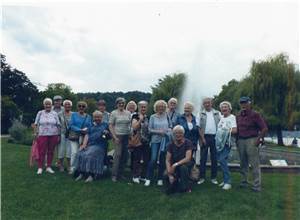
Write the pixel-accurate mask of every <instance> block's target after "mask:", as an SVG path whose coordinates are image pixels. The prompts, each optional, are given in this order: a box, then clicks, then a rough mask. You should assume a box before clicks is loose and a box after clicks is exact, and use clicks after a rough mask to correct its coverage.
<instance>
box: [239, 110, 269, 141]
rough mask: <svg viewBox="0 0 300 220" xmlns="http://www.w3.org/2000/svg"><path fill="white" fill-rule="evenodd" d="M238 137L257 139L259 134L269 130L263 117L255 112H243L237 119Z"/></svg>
mask: <svg viewBox="0 0 300 220" xmlns="http://www.w3.org/2000/svg"><path fill="white" fill-rule="evenodd" d="M236 121H237V129H238V137H240V138H251V137H257V136H258V133H259V132H260V131H262V130H263V129H264V128H267V125H266V123H265V122H264V120H263V118H262V117H261V115H260V114H259V113H257V112H255V111H253V110H251V109H250V110H242V111H240V113H239V114H238V116H237V117H236Z"/></svg>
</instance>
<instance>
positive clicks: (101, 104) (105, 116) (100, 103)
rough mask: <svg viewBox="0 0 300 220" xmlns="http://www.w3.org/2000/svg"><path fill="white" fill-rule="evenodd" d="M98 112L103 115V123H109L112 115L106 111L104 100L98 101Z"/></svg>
mask: <svg viewBox="0 0 300 220" xmlns="http://www.w3.org/2000/svg"><path fill="white" fill-rule="evenodd" d="M98 110H99V111H100V112H101V113H102V115H103V116H102V122H105V123H108V122H109V116H110V113H109V112H107V111H106V102H105V100H103V99H100V100H99V101H98Z"/></svg>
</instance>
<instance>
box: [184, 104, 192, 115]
mask: <svg viewBox="0 0 300 220" xmlns="http://www.w3.org/2000/svg"><path fill="white" fill-rule="evenodd" d="M192 112H193V107H192V106H190V105H185V106H184V114H185V115H191V114H192Z"/></svg>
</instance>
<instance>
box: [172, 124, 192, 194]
mask: <svg viewBox="0 0 300 220" xmlns="http://www.w3.org/2000/svg"><path fill="white" fill-rule="evenodd" d="M173 133H174V136H175V137H174V141H173V142H172V143H170V144H169V145H168V151H167V157H166V167H167V172H168V180H169V187H168V189H167V194H170V193H174V192H177V191H178V192H191V188H190V184H189V174H190V170H191V169H192V167H193V165H194V162H193V160H192V150H193V143H192V142H191V141H190V140H188V139H185V138H184V128H183V127H182V126H181V125H176V126H175V127H174V128H173Z"/></svg>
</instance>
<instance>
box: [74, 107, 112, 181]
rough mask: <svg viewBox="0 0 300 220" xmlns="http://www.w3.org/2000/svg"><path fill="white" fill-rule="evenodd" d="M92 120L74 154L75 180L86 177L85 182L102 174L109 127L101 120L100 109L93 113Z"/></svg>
mask: <svg viewBox="0 0 300 220" xmlns="http://www.w3.org/2000/svg"><path fill="white" fill-rule="evenodd" d="M93 120H94V122H93V125H92V126H91V127H90V128H89V130H88V133H87V134H86V135H85V136H84V139H83V144H82V145H81V146H80V149H79V152H78V153H77V155H76V159H75V170H76V172H75V173H77V174H79V176H78V177H77V178H76V179H75V180H76V181H78V180H81V179H82V178H84V177H87V179H86V180H85V182H91V181H93V180H94V179H95V178H96V177H97V176H99V175H102V174H103V166H104V157H105V153H106V147H107V146H108V144H107V140H108V138H109V136H110V135H109V129H108V124H107V123H106V122H102V113H101V112H100V111H95V112H94V113H93ZM75 175H76V174H75Z"/></svg>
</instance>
